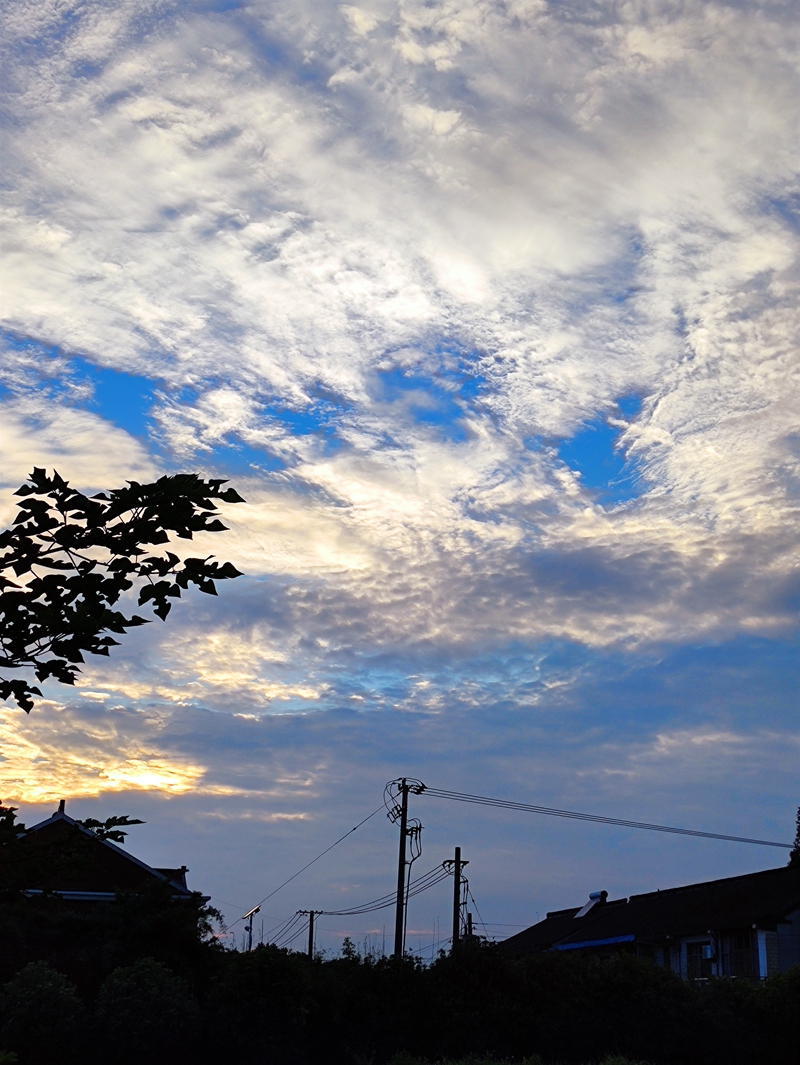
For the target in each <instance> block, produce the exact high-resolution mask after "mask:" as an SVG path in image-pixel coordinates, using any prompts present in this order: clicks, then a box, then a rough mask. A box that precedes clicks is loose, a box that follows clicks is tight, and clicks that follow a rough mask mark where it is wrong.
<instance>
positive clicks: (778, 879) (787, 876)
mask: <svg viewBox="0 0 800 1065" xmlns="http://www.w3.org/2000/svg"><path fill="white" fill-rule="evenodd" d="M580 909H581V908H580V907H578V906H574V907H571V908H569V909H566V910H553V911H552V912H550V913H548V914H547V917H546V918H545V919H544V920H543V921H540V922H539V923H538V924H535V925H532V926H531V927H530V928H526V929H525V931H524V932H519V933H517V935H514V936H511V937H510V938H509V939H506V940H504V941H503V943H502V944H500V946H501V947H502V948H503V949H505V950H511V951H514V952H518V953H521V954H527V953H531V952H538V951H544V950H577V949H579V948H581V947H590V946H593V947H599V946H603V945H612V944H616V943H623V942H638V943H663V942H665V941H667V940H669V939H677V938H680V937H682V936H690V935H705V934H706V933H707V932H711V931H714V932H725V931H730V930H734V929H739V928H751V927H752V926H753V925H757V926H758V927H759V928H775V927H776V925H778V924H780V923H781V922H782V921H785V920H786V918H787V917H788V915H789V914H791V913H794V912H795V911H797V910H800V866H782V867H781V868H779V869H765V870H763V871H762V872H759V873H747V874H745V875H744V876H733V877H728V878H726V879H724V880H711V881H707V882H705V883H702V884H688V885H686V886H685V887H677V888H669V889H667V890H665V891H650V892H648V893H647V894H644V895H631V897H630V898H628V899H614V900H609V901H605V900H600V901H599V902H598V903H597V904H596V905H594V906H592V908H591V909H590V910H589V911H588V912H587V913H586V914H585V916H581V917H578V916H577V915H578V913H579V912H580Z"/></svg>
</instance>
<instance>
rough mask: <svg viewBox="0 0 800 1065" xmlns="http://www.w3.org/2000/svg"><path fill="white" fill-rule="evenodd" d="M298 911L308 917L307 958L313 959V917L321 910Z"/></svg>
mask: <svg viewBox="0 0 800 1065" xmlns="http://www.w3.org/2000/svg"><path fill="white" fill-rule="evenodd" d="M297 912H298V913H302V914H305V915H306V916H307V917H308V960H309V961H313V960H314V918H315V917H318V916H319V915H320V914H321V913H322V910H298V911H297Z"/></svg>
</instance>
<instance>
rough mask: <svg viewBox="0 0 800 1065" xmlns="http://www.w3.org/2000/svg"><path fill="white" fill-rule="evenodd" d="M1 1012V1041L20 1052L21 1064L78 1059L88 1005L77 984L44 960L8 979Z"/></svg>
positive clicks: (64, 1064) (45, 1064)
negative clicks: (80, 1038)
mask: <svg viewBox="0 0 800 1065" xmlns="http://www.w3.org/2000/svg"><path fill="white" fill-rule="evenodd" d="M0 1016H2V1018H3V1023H2V1028H1V1029H0V1042H2V1044H3V1045H4V1046H6V1047H8V1048H9V1049H10V1050H13V1051H16V1052H17V1054H18V1055H19V1057H20V1061H21V1065H28V1063H30V1065H67V1063H68V1062H70V1061H72V1060H73V1059H74V1056H75V1052H76V1049H77V1046H78V1040H79V1037H80V1034H81V1031H82V1029H83V1027H84V1009H83V1006H82V1004H81V1001H80V999H79V998H78V992H77V989H76V988H75V985H74V984H71V983H70V982H69V980H68V979H67V978H66V976H62V974H61V973H58V972H56V971H55V969H51V968H50V966H49V965H45V963H44V962H40V961H37V962H29V963H28V964H27V965H26V966H25V968H24V969H22V970H21V971H20V972H18V973H17V975H16V976H13V977H12V978H11V979H10V980H9V981H8V983H7V984H6V985H5V986H4V988H3V994H2V998H0ZM9 1060H13V1058H12V1059H9Z"/></svg>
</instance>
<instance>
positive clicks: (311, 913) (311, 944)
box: [308, 910, 314, 961]
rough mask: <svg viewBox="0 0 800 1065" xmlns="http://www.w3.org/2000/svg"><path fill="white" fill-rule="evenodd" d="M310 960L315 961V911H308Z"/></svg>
mask: <svg viewBox="0 0 800 1065" xmlns="http://www.w3.org/2000/svg"><path fill="white" fill-rule="evenodd" d="M308 960H309V961H313V960H314V911H313V910H309V911H308Z"/></svg>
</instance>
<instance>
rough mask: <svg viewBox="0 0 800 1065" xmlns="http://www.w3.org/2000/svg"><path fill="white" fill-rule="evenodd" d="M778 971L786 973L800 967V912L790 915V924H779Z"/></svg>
mask: <svg viewBox="0 0 800 1065" xmlns="http://www.w3.org/2000/svg"><path fill="white" fill-rule="evenodd" d="M775 938H776V941H777V955H778V958H777V971H778V972H781V973H784V972H786V970H787V969H791V968H792V966H793V965H800V910H797V911H795V913H793V914H790V915H789V923H788V924H779V925H778V931H777V933H776V937H775Z"/></svg>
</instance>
